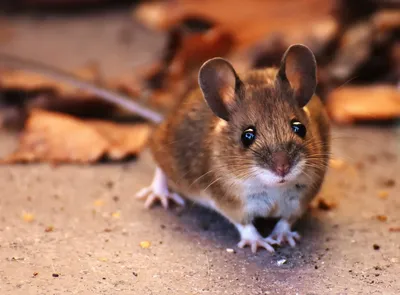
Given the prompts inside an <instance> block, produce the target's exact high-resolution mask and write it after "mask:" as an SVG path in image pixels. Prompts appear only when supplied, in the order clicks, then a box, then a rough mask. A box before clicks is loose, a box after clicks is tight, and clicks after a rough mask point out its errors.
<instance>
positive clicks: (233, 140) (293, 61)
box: [199, 45, 319, 186]
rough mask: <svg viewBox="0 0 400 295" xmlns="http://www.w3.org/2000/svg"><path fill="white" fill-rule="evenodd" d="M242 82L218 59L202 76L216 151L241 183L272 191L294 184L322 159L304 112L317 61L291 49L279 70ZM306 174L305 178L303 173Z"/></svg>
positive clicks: (208, 64) (295, 47) (300, 47)
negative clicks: (253, 183) (254, 182)
mask: <svg viewBox="0 0 400 295" xmlns="http://www.w3.org/2000/svg"><path fill="white" fill-rule="evenodd" d="M271 72H272V71H270V70H264V71H252V72H250V73H249V74H248V75H246V76H244V77H243V78H240V77H239V76H238V75H237V73H236V72H235V70H234V68H233V67H232V65H231V64H230V63H229V62H228V61H226V60H225V59H222V58H214V59H211V60H209V61H207V62H206V63H204V64H203V66H202V67H201V69H200V72H199V85H200V88H201V90H202V92H203V96H204V98H205V100H206V102H207V104H208V105H209V107H210V109H211V110H212V111H213V113H214V114H215V115H216V116H217V117H219V118H218V119H217V120H216V122H217V123H216V126H215V130H214V131H215V136H213V139H212V140H213V143H212V144H213V145H214V147H215V149H217V151H216V153H215V154H216V155H217V156H218V157H220V158H221V159H223V160H222V163H224V165H226V166H225V168H226V169H228V171H229V172H231V173H233V174H234V175H236V176H237V177H238V178H245V179H251V180H253V179H256V180H258V181H259V180H261V181H262V182H263V183H265V184H267V185H270V186H279V185H281V184H282V183H285V182H291V181H295V180H296V179H297V177H298V176H299V175H300V174H302V173H303V172H304V169H305V168H306V167H307V166H310V165H313V162H312V159H313V157H314V156H315V157H317V154H318V153H319V151H318V149H317V147H316V140H315V138H314V136H313V133H312V132H311V130H310V129H311V128H310V121H309V118H308V116H307V114H306V111H305V110H304V106H305V105H306V104H307V103H308V102H309V101H310V99H311V97H312V96H313V95H314V92H315V88H316V83H317V82H316V61H315V57H314V55H313V53H312V52H311V51H310V50H309V49H308V48H307V47H306V46H304V45H292V46H290V47H289V48H288V50H287V51H286V52H285V54H284V56H283V58H282V62H281V66H280V68H279V69H276V70H275V71H273V73H274V74H273V75H271ZM304 174H305V173H304Z"/></svg>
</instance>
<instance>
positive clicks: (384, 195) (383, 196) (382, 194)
mask: <svg viewBox="0 0 400 295" xmlns="http://www.w3.org/2000/svg"><path fill="white" fill-rule="evenodd" d="M388 196H389V193H388V192H387V191H379V192H378V197H379V198H381V199H387V197H388Z"/></svg>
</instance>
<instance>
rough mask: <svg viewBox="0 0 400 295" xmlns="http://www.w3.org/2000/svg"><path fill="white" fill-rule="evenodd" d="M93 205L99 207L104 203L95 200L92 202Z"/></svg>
mask: <svg viewBox="0 0 400 295" xmlns="http://www.w3.org/2000/svg"><path fill="white" fill-rule="evenodd" d="M94 205H95V206H96V207H101V206H103V205H104V201H103V200H102V199H97V200H96V201H94Z"/></svg>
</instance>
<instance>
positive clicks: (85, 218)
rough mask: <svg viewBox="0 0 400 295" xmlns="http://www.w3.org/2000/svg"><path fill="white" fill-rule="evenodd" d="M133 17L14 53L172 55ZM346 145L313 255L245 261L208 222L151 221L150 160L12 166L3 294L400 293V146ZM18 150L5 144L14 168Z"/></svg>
mask: <svg viewBox="0 0 400 295" xmlns="http://www.w3.org/2000/svg"><path fill="white" fill-rule="evenodd" d="M127 13H128V12H127V11H126V12H125V14H124V13H112V14H107V15H97V16H91V17H90V18H89V20H90V21H89V20H83V19H82V18H81V17H75V18H73V19H67V18H65V17H62V18H59V17H57V18H52V19H50V18H43V17H39V18H27V17H18V18H15V19H11V20H9V21H10V22H8V25H11V26H12V28H13V30H14V38H13V39H12V40H11V42H7V43H4V44H2V45H1V46H2V48H1V50H2V51H5V52H10V53H16V54H20V55H25V56H27V57H33V58H35V59H39V60H42V61H46V62H48V63H52V64H55V65H59V66H62V67H67V66H68V67H72V68H73V67H77V66H80V65H82V64H83V63H84V62H86V61H88V60H89V59H94V60H99V61H100V62H101V66H102V69H103V70H105V71H106V72H107V73H109V74H111V75H115V74H117V73H119V72H127V71H129V70H130V69H131V67H132V66H133V65H134V64H135V62H137V61H145V60H146V59H147V58H150V57H151V56H152V54H153V53H154V52H156V51H157V49H158V48H159V45H160V44H161V43H162V39H161V38H159V37H157V36H156V37H154V38H153V37H152V38H150V37H149V34H147V33H146V32H145V31H143V30H142V29H139V28H138V27H137V26H133V25H131V22H130V20H129V18H128V15H127ZM129 28H131V29H129ZM121 31H122V32H123V33H121ZM121 34H124V36H125V37H124V40H125V42H121V41H120V39H118V38H119V37H118V36H121ZM126 40H128V41H126ZM149 48H150V49H151V50H149ZM334 137H335V139H334V147H333V149H334V152H333V153H334V156H336V157H337V158H340V159H342V160H344V161H345V162H346V165H345V166H346V167H345V168H343V167H342V168H340V169H332V170H331V171H330V172H329V175H328V177H327V181H326V184H325V187H324V190H323V194H324V195H325V197H326V198H328V199H334V200H336V201H337V203H338V207H337V208H336V209H333V210H331V211H322V210H317V209H314V210H312V211H311V212H310V213H309V214H308V215H307V216H306V217H305V218H304V220H302V221H301V222H300V223H299V224H298V226H297V229H298V230H299V232H300V233H301V234H302V235H303V241H302V242H301V244H300V245H299V246H298V247H297V248H295V249H290V248H289V247H284V248H281V249H279V250H278V251H277V253H276V254H274V255H271V254H269V253H267V252H265V251H261V252H259V253H258V254H256V255H253V254H251V253H250V250H249V249H248V248H247V249H244V250H240V249H237V248H236V246H235V245H236V243H237V242H238V236H237V234H236V232H235V230H234V228H233V227H232V226H230V225H229V224H228V223H227V222H226V221H225V220H223V219H222V218H221V217H219V216H218V215H216V214H213V213H210V212H208V211H206V210H204V209H201V208H198V207H194V206H188V207H187V208H186V209H185V210H177V209H172V210H171V211H169V212H166V211H164V210H162V209H161V208H160V207H157V208H154V209H153V210H152V211H146V210H145V209H144V208H143V206H142V203H141V202H140V201H137V200H135V199H134V198H133V195H134V193H135V191H137V190H138V189H139V188H141V187H142V186H143V185H147V184H148V183H149V182H150V180H151V176H152V170H153V167H154V164H153V162H152V160H151V158H150V156H149V155H148V153H147V152H146V153H144V154H143V155H142V156H141V157H140V158H139V160H138V161H132V162H129V163H125V164H112V165H111V164H102V165H96V166H91V167H79V166H72V165H71V166H61V167H57V168H52V167H49V166H47V165H31V166H23V165H16V166H1V167H0V187H1V191H2V192H1V196H0V294H7V295H8V294H13V295H14V294H138V295H139V294H166V295H167V294H243V295H244V294H293V295H294V294H400V280H399V279H398V278H399V276H398V275H399V272H400V266H399V263H400V232H390V231H389V228H391V227H395V226H397V227H398V226H400V217H399V216H400V196H399V191H400V189H399V188H400V180H399V178H398V176H397V179H396V173H397V174H398V172H399V171H400V160H399V158H400V134H399V132H398V130H396V129H394V128H392V129H388V128H375V129H374V128H367V127H358V128H345V129H343V128H341V129H339V128H335V135H334ZM15 140H16V139H15V136H13V135H10V134H6V133H1V134H0V142H1V145H0V152H1V154H2V155H4V154H6V153H7V152H9V151H11V150H12V148H13V146H14V145H15ZM388 179H393V180H395V185H394V187H391V188H386V187H385V184H384V182H386V181H387V180H388ZM380 190H385V191H387V192H388V196H387V198H386V199H383V198H379V197H378V194H379V191H380ZM24 212H25V213H30V214H32V215H33V216H34V220H33V221H32V222H27V221H25V220H24V219H23V218H22V216H23V214H24ZM377 215H385V216H387V218H388V219H387V221H386V222H383V221H379V220H378V219H377V218H376V216H377ZM25 217H27V216H26V215H25ZM28 217H29V216H28ZM49 226H53V227H54V229H53V230H52V231H48V232H46V231H45V229H46V228H48V227H49ZM141 241H150V242H151V246H150V248H141V247H140V245H139V244H140V242H141ZM374 244H376V245H379V250H375V249H374V247H373V245H374ZM375 247H376V248H377V247H378V246H375ZM226 248H233V249H235V251H236V253H235V254H233V253H228V252H227V251H226ZM282 259H285V260H286V263H284V264H282V265H281V266H278V264H277V261H279V260H282ZM35 273H36V274H35ZM34 274H35V275H34ZM53 274H58V277H53Z"/></svg>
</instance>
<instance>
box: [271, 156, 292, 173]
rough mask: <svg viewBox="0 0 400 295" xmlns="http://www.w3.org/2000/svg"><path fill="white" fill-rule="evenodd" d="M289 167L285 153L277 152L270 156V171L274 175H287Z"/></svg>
mask: <svg viewBox="0 0 400 295" xmlns="http://www.w3.org/2000/svg"><path fill="white" fill-rule="evenodd" d="M290 166H291V165H290V160H289V155H288V154H287V152H284V151H279V152H275V153H273V154H272V169H273V172H274V173H275V174H276V175H278V176H280V177H284V176H285V175H287V174H288V173H289V171H290Z"/></svg>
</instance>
